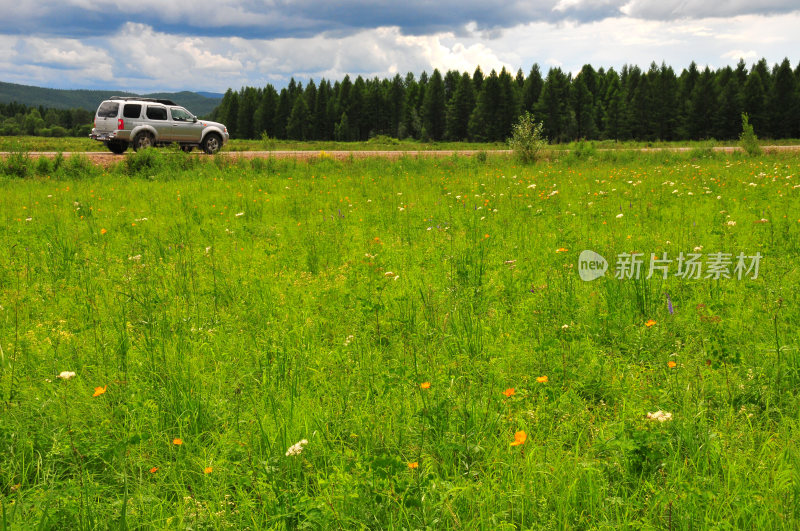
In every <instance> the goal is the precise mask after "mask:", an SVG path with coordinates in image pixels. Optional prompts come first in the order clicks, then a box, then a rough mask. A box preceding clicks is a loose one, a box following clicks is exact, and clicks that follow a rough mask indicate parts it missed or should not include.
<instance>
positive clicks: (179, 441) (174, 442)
mask: <svg viewBox="0 0 800 531" xmlns="http://www.w3.org/2000/svg"><path fill="white" fill-rule="evenodd" d="M172 444H174V445H175V446H180V445H182V444H183V440H182V439H178V438H177V437H175V438H174V439H172Z"/></svg>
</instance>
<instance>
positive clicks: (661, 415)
mask: <svg viewBox="0 0 800 531" xmlns="http://www.w3.org/2000/svg"><path fill="white" fill-rule="evenodd" d="M647 418H648V419H650V420H657V421H658V422H666V421H668V420H672V413H669V412H667V411H661V410H660V409H659V410H658V411H656V412H655V413H648V414H647Z"/></svg>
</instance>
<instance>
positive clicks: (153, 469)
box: [150, 466, 158, 474]
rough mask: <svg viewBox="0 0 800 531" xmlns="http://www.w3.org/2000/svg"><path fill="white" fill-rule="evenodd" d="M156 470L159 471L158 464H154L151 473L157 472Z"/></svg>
mask: <svg viewBox="0 0 800 531" xmlns="http://www.w3.org/2000/svg"><path fill="white" fill-rule="evenodd" d="M156 472H158V467H157V466H154V467H153V468H151V469H150V473H151V474H155V473H156Z"/></svg>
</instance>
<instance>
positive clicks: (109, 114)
mask: <svg viewBox="0 0 800 531" xmlns="http://www.w3.org/2000/svg"><path fill="white" fill-rule="evenodd" d="M118 112H119V103H117V102H116V101H104V102H103V103H101V104H100V108H99V109H97V116H98V117H99V118H116V117H117V113H118Z"/></svg>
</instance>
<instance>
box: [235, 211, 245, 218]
mask: <svg viewBox="0 0 800 531" xmlns="http://www.w3.org/2000/svg"><path fill="white" fill-rule="evenodd" d="M242 216H244V212H238V213H237V214H235V215H234V217H237V218H240V217H242Z"/></svg>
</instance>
